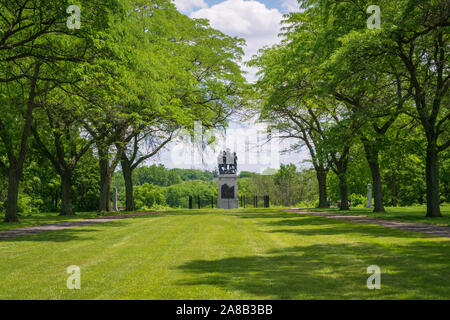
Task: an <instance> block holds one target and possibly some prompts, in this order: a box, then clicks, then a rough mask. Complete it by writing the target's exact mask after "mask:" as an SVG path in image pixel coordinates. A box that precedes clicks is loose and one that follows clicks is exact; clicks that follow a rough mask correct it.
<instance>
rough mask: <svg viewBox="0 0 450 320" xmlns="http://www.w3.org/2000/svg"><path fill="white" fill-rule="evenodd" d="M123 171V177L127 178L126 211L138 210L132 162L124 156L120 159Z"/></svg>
mask: <svg viewBox="0 0 450 320" xmlns="http://www.w3.org/2000/svg"><path fill="white" fill-rule="evenodd" d="M120 164H121V166H122V172H123V179H124V180H125V210H126V211H134V210H136V206H135V204H134V196H133V179H132V173H133V170H132V169H131V165H130V162H129V161H128V159H125V158H124V157H122V160H121V161H120Z"/></svg>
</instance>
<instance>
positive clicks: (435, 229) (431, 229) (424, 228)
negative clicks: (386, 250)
mask: <svg viewBox="0 0 450 320" xmlns="http://www.w3.org/2000/svg"><path fill="white" fill-rule="evenodd" d="M284 211H287V212H295V213H300V214H307V215H313V216H320V217H326V218H332V219H339V220H345V221H351V222H359V223H368V224H376V225H379V226H383V227H386V228H394V229H401V230H408V231H416V232H421V233H426V234H431V235H433V236H437V237H447V238H450V227H443V226H436V225H433V224H424V223H414V222H402V221H393V220H384V219H376V218H370V217H361V216H352V215H347V214H338V213H330V212H309V211H301V210H298V209H289V210H284Z"/></svg>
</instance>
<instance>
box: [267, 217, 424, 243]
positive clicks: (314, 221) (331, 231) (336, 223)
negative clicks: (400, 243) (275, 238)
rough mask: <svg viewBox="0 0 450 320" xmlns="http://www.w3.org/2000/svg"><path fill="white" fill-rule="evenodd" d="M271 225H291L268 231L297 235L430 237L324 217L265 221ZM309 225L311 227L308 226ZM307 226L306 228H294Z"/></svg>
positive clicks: (419, 233)
mask: <svg viewBox="0 0 450 320" xmlns="http://www.w3.org/2000/svg"><path fill="white" fill-rule="evenodd" d="M266 225H267V226H271V227H283V226H286V227H292V228H291V229H279V228H274V229H272V230H270V231H267V232H270V233H278V232H283V233H290V234H297V235H299V236H324V235H325V236H330V235H340V234H342V235H347V234H353V235H357V236H358V237H360V236H367V235H370V236H374V237H389V238H392V237H394V238H430V237H433V236H432V235H429V234H424V233H421V232H414V231H408V230H401V229H396V228H387V227H383V226H379V225H372V224H365V223H361V222H352V221H343V220H336V219H331V218H324V217H315V216H311V217H308V216H305V217H300V218H299V219H290V220H279V221H271V222H267V223H266ZM310 226H311V228H310ZM296 227H307V228H296Z"/></svg>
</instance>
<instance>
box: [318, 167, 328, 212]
mask: <svg viewBox="0 0 450 320" xmlns="http://www.w3.org/2000/svg"><path fill="white" fill-rule="evenodd" d="M327 173H328V172H327V171H326V170H323V169H318V170H316V176H317V182H318V183H319V208H327V207H328V205H327Z"/></svg>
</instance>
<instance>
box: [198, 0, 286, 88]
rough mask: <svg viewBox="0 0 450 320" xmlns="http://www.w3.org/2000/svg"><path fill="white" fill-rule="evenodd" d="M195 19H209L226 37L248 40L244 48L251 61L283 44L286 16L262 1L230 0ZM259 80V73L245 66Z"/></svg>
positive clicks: (253, 77)
mask: <svg viewBox="0 0 450 320" xmlns="http://www.w3.org/2000/svg"><path fill="white" fill-rule="evenodd" d="M191 17H192V18H206V19H208V20H209V21H210V23H211V26H212V27H213V28H215V29H218V30H220V31H222V32H224V33H225V34H228V35H232V36H238V37H241V38H244V39H245V40H246V41H247V47H246V48H244V51H245V59H246V60H248V59H250V58H251V57H252V55H254V54H256V53H257V52H258V49H260V48H262V47H263V46H271V45H273V44H275V43H277V42H279V40H280V39H279V38H278V34H279V32H280V21H281V20H282V18H283V16H282V14H281V13H280V12H279V11H278V10H277V9H269V8H267V7H266V6H265V5H264V4H263V3H261V2H258V1H244V0H226V1H223V2H221V3H219V4H216V5H214V6H212V7H210V8H203V9H200V10H198V11H195V12H193V13H192V14H191ZM243 68H244V70H246V71H247V72H248V73H249V74H248V76H247V78H248V79H249V80H250V81H252V80H255V71H256V70H254V69H253V70H252V69H249V68H247V67H243Z"/></svg>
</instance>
